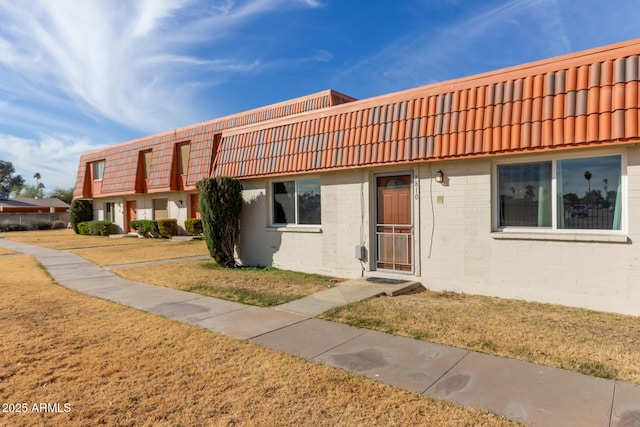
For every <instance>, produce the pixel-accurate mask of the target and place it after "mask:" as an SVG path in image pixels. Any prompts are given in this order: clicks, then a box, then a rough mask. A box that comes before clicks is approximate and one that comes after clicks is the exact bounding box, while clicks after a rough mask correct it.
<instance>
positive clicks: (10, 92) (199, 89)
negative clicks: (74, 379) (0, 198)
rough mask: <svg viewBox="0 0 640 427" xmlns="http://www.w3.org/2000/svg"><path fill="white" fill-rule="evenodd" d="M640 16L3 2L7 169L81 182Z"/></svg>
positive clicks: (575, 47)
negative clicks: (207, 128) (301, 110)
mask: <svg viewBox="0 0 640 427" xmlns="http://www.w3.org/2000/svg"><path fill="white" fill-rule="evenodd" d="M638 22H640V7H638V2H637V1H634V0H632V1H629V0H608V1H606V2H604V1H602V0H512V1H504V0H485V1H482V2H479V1H475V0H474V1H471V0H469V1H465V0H380V1H375V0H366V1H364V0H363V1H361V0H235V1H234V0H218V1H213V0H210V1H205V0H130V1H129V0H84V1H77V0H55V1H52V0H43V1H37V0H24V1H15V0H0V160H5V161H11V162H12V163H13V165H14V167H15V168H16V172H17V173H19V174H21V175H22V176H23V177H24V178H25V179H26V181H27V183H29V184H35V180H34V179H33V178H32V176H33V174H34V173H35V172H39V173H40V174H41V175H42V182H43V183H44V184H45V185H46V188H47V190H51V189H53V188H56V187H60V188H71V187H72V186H73V185H74V183H75V175H76V170H77V166H78V160H79V155H80V153H82V152H84V151H87V150H91V149H95V148H99V147H101V146H105V145H111V144H115V143H119V142H123V141H127V140H130V139H134V138H138V137H141V136H145V135H148V134H152V133H156V132H162V131H165V130H170V129H175V128H178V127H181V126H186V125H189V124H193V123H197V122H201V121H205V120H210V119H213V118H216V117H221V116H224V115H227V114H233V113H236V112H239V111H243V110H247V109H251V108H256V107H260V106H264V105H268V104H272V103H275V102H280V101H283V100H286V99H290V98H295V97H299V96H303V95H307V94H310V93H314V92H317V91H321V90H325V89H335V90H337V91H340V92H343V93H345V94H347V95H351V96H353V97H356V98H359V99H362V98H368V97H371V96H376V95H381V94H384V93H389V92H394V91H398V90H402V89H408V88H412V87H417V86H421V85H426V84H429V83H434V82H439V81H445V80H449V79H453V78H457V77H463V76H467V75H472V74H477V73H480V72H484V71H490V70H496V69H500V68H503V67H507V66H512V65H517V64H522V63H526V62H530V61H534V60H538V59H543V58H549V57H552V56H557V55H561V54H565V53H569V52H575V51H579V50H584V49H589V48H592V47H598V46H602V45H606V44H610V43H615V42H619V41H624V40H629V39H634V38H638V37H640V26H639V25H638Z"/></svg>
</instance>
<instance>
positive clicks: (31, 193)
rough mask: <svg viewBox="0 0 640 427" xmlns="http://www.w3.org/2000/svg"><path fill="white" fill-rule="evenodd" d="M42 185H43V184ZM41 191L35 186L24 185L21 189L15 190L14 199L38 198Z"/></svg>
mask: <svg viewBox="0 0 640 427" xmlns="http://www.w3.org/2000/svg"><path fill="white" fill-rule="evenodd" d="M41 185H42V183H41ZM40 192H41V190H40V189H39V188H38V187H36V186H35V185H29V184H24V185H21V186H20V187H16V188H14V190H13V196H14V197H28V198H32V199H33V198H36V197H40Z"/></svg>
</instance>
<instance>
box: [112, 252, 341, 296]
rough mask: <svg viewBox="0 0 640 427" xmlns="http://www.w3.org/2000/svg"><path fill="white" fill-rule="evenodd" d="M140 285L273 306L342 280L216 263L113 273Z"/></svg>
mask: <svg viewBox="0 0 640 427" xmlns="http://www.w3.org/2000/svg"><path fill="white" fill-rule="evenodd" d="M114 272H115V273H117V274H119V275H120V276H122V277H124V278H126V279H130V280H135V281H139V282H145V283H151V284H154V285H159V286H167V287H170V288H176V289H182V290H187V291H191V292H196V293H200V294H203V295H208V296H213V297H217V298H223V299H227V300H230V301H238V302H242V303H245V304H252V305H258V306H263V307H265V306H273V305H279V304H284V303H285V302H288V301H291V300H294V299H298V298H302V297H303V296H306V295H309V294H312V293H315V292H319V291H322V290H326V289H327V288H330V287H332V286H334V285H335V284H336V283H337V282H339V281H340V279H335V278H331V277H326V276H319V275H316V274H305V273H298V272H294V271H284V270H277V269H274V268H238V269H226V268H220V267H218V266H217V264H216V263H215V262H214V261H213V260H207V261H186V262H176V263H168V264H160V265H148V266H141V267H134V268H125V269H119V270H114Z"/></svg>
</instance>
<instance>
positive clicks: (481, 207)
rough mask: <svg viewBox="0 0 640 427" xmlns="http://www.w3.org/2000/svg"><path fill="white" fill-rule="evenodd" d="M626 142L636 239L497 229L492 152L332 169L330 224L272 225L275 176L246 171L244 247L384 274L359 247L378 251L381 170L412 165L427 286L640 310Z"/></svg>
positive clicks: (630, 153) (326, 197)
mask: <svg viewBox="0 0 640 427" xmlns="http://www.w3.org/2000/svg"><path fill="white" fill-rule="evenodd" d="M601 151H602V150H586V151H585V150H580V151H579V150H576V151H575V154H576V156H580V155H582V154H584V153H588V154H598V153H600V152H601ZM610 152H611V151H602V153H605V154H608V153H610ZM619 152H622V153H625V154H626V162H627V176H628V181H627V194H628V198H627V199H626V203H627V205H628V206H627V212H628V215H629V218H628V221H627V222H628V237H629V239H630V242H631V243H607V242H603V241H594V242H589V241H583V242H575V241H573V242H572V241H558V240H549V239H548V238H547V237H548V236H549V235H551V236H552V237H553V236H554V234H553V233H546V235H544V236H540V237H539V238H538V239H535V240H532V239H523V238H519V239H499V238H496V234H495V233H493V234H492V215H493V213H492V212H493V210H492V202H491V198H492V197H493V196H492V181H493V177H492V171H493V167H494V163H493V162H494V161H496V160H501V161H502V160H503V158H499V159H486V158H485V159H466V160H459V161H448V162H440V163H432V164H429V163H423V164H416V165H405V166H401V165H400V166H395V167H387V168H378V169H370V170H348V171H336V172H325V173H322V174H321V175H320V177H321V185H322V227H321V232H295V231H290V230H282V229H275V230H274V229H272V228H270V227H269V204H268V197H269V195H268V187H269V181H268V180H264V179H257V180H247V181H243V186H244V188H245V190H244V198H245V201H246V203H247V204H245V206H244V208H243V213H242V219H241V241H240V252H239V254H240V257H241V259H242V261H243V262H244V263H246V264H261V265H275V266H278V267H281V268H286V269H294V270H300V271H305V272H312V273H321V274H329V275H336V276H340V277H358V276H360V275H361V274H363V268H364V274H375V272H372V271H371V270H373V269H374V267H372V266H373V265H374V264H370V263H369V262H364V263H361V262H360V261H358V260H356V259H355V256H354V247H355V246H356V245H358V244H360V243H361V242H362V243H363V244H365V245H366V246H367V248H368V251H369V256H370V260H373V255H372V254H373V252H374V251H375V248H374V247H373V246H372V241H374V236H375V233H374V230H373V226H372V222H373V221H374V208H373V207H372V203H373V202H372V201H373V200H374V199H373V196H372V191H373V190H372V186H373V183H374V176H375V173H383V172H392V171H407V170H412V171H413V174H414V176H415V177H417V178H418V179H419V183H420V188H419V200H415V199H414V218H416V219H415V226H416V240H415V241H416V242H417V246H416V248H415V252H416V254H417V258H418V259H417V262H416V276H417V278H418V280H420V281H421V282H422V283H423V284H424V285H425V286H426V287H427V288H430V289H436V290H451V291H457V292H465V293H472V294H483V295H493V296H498V297H505V298H519V299H525V300H532V301H541V302H552V303H559V304H564V305H569V306H578V307H587V308H592V309H596V310H604V311H614V312H620V313H627V314H634V315H640V246H639V245H638V242H640V148H638V147H636V146H633V145H630V146H627V147H621V148H620V149H619ZM519 158H522V159H523V160H527V159H525V158H524V157H522V155H520V156H519ZM505 159H506V158H505ZM437 170H442V171H443V172H444V173H445V176H446V180H445V183H444V184H439V183H436V182H432V181H431V179H432V178H431V177H433V176H434V175H435V172H436V171H437ZM362 205H364V207H365V211H364V212H363V210H362V207H361V206H362ZM361 227H362V230H363V232H362V236H361ZM432 227H433V231H432ZM315 231H317V230H315ZM524 234H525V235H526V234H527V233H524ZM529 235H530V234H529ZM498 237H499V236H498ZM520 237H522V236H520ZM600 240H602V239H600ZM398 276H399V277H407V276H406V275H401V274H399V275H398Z"/></svg>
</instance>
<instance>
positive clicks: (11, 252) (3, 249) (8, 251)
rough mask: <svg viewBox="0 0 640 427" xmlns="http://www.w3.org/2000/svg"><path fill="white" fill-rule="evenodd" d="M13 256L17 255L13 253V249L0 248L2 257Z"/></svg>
mask: <svg viewBox="0 0 640 427" xmlns="http://www.w3.org/2000/svg"><path fill="white" fill-rule="evenodd" d="M13 254H15V252H14V251H12V250H11V249H5V248H0V255H13Z"/></svg>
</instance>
